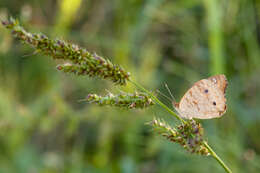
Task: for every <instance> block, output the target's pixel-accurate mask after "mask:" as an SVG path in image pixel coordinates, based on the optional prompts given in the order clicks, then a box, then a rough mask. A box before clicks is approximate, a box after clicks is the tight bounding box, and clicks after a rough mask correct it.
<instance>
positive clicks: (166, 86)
mask: <svg viewBox="0 0 260 173" xmlns="http://www.w3.org/2000/svg"><path fill="white" fill-rule="evenodd" d="M164 85H165V88H166V89H167V91H168V92H169V94H170V96H171V97H172V101H173V102H174V103H176V99H175V98H174V96H173V94H172V92H171V90H170V89H169V87H168V85H167V84H166V83H165V84H164Z"/></svg>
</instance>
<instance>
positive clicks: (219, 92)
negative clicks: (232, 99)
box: [174, 74, 228, 119]
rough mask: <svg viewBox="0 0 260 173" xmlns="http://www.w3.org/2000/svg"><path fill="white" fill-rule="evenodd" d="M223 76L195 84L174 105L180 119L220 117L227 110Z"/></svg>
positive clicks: (225, 80) (225, 85)
mask: <svg viewBox="0 0 260 173" xmlns="http://www.w3.org/2000/svg"><path fill="white" fill-rule="evenodd" d="M227 84H228V83H227V79H226V77H225V75H223V74H221V75H215V76H212V77H209V78H207V79H202V80H200V81H198V82H196V83H195V84H194V85H193V86H192V87H191V88H190V89H189V90H188V91H187V92H186V93H185V94H184V96H183V97H182V99H181V101H180V103H175V104H174V106H175V109H176V110H177V112H178V113H179V114H180V116H181V117H183V118H187V119H191V118H199V119H211V118H217V117H221V116H222V115H223V114H224V113H225V112H226V109H227V106H226V98H225V91H226V87H227Z"/></svg>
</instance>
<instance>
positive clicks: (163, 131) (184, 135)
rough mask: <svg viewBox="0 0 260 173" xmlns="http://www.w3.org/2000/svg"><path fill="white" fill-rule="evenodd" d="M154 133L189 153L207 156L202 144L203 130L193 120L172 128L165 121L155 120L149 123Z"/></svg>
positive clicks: (207, 153) (206, 150)
mask: <svg viewBox="0 0 260 173" xmlns="http://www.w3.org/2000/svg"><path fill="white" fill-rule="evenodd" d="M149 124H150V125H151V126H152V127H153V128H154V131H155V132H157V133H158V134H160V135H162V136H164V137H166V138H167V139H168V140H169V141H171V142H175V143H178V144H180V145H181V146H182V147H183V148H184V149H186V150H187V151H188V152H190V153H196V154H200V155H206V156H207V155H209V154H210V153H209V151H208V149H207V148H206V147H205V146H204V144H203V128H202V127H201V125H200V124H199V123H197V122H196V121H194V120H189V121H188V122H187V123H186V124H181V125H179V126H177V128H176V129H175V128H172V127H171V126H169V125H168V124H167V123H165V121H163V120H160V119H156V118H154V120H153V121H152V122H150V123H149Z"/></svg>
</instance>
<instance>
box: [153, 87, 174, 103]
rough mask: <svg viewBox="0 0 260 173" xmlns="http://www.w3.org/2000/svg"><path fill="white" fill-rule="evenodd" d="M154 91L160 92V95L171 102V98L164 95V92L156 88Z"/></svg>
mask: <svg viewBox="0 0 260 173" xmlns="http://www.w3.org/2000/svg"><path fill="white" fill-rule="evenodd" d="M156 92H158V93H159V94H161V95H162V96H164V97H165V98H167V99H168V100H169V101H170V102H172V99H171V98H170V97H168V96H166V95H165V94H163V93H162V92H161V91H160V90H158V89H157V90H156Z"/></svg>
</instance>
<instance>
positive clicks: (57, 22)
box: [0, 0, 260, 173]
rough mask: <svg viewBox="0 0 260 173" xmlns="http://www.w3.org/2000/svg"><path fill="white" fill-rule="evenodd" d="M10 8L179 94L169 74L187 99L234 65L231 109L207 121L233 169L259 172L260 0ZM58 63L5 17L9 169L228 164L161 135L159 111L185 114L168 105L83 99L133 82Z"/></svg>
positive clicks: (96, 172)
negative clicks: (138, 106) (82, 73)
mask: <svg viewBox="0 0 260 173" xmlns="http://www.w3.org/2000/svg"><path fill="white" fill-rule="evenodd" d="M8 15H12V16H14V17H16V18H18V19H20V21H21V23H22V25H23V26H24V27H25V28H26V29H27V30H28V31H30V32H37V33H38V32H42V33H44V34H46V35H48V36H50V37H51V38H56V37H57V38H61V39H65V40H69V41H71V42H73V43H77V44H79V45H81V46H83V47H86V48H87V49H88V50H89V51H91V52H96V53H97V54H99V55H102V56H104V57H108V58H110V59H111V60H112V61H113V62H114V63H116V64H121V65H122V66H123V67H124V68H125V69H127V70H128V71H130V72H131V74H132V77H133V79H134V80H136V81H138V82H139V83H141V84H142V85H144V86H146V88H149V89H150V90H152V91H155V90H156V89H160V90H161V92H163V93H165V94H167V95H169V94H168V93H167V91H166V90H165V88H164V83H165V82H166V83H167V84H168V85H169V88H171V90H172V91H173V94H174V95H175V96H176V98H177V100H179V99H180V98H181V97H182V96H183V94H184V93H185V91H186V90H187V89H188V88H189V87H190V86H191V85H192V84H193V82H195V81H197V80H199V79H201V78H205V77H208V76H210V75H213V74H218V73H224V74H226V76H227V78H228V81H229V87H228V91H227V99H228V111H227V113H226V114H225V115H224V116H223V117H222V118H220V119H214V120H204V121H202V124H203V126H204V128H205V132H206V139H207V140H208V141H209V144H210V145H211V146H212V147H213V148H214V149H215V151H216V152H217V153H218V154H219V155H220V157H221V158H222V159H223V160H224V161H225V162H226V164H227V165H228V166H230V168H231V169H232V170H233V171H234V172H260V155H259V154H260V118H259V116H260V115H259V114H260V106H259V103H260V89H259V88H260V50H259V46H260V23H259V22H260V2H259V1H257V0H228V1H225V0H219V1H217V0H202V1H199V0H174V1H170V0H168V1H167V0H146V1H139V0H123V1H122V0H109V1H108V0H59V1H57V0H1V2H0V18H1V19H5V18H6V17H7V16H8ZM56 64H57V62H54V61H53V60H52V59H51V58H50V57H46V56H43V55H38V54H35V53H34V51H33V49H32V48H30V47H29V46H27V45H22V44H20V43H19V42H18V41H17V40H14V39H13V38H12V36H11V34H10V31H9V30H7V29H5V28H3V26H0V172H1V173H2V172H3V173H5V172H8V173H9V172H11V173H12V172H19V173H35V172H39V173H47V172H48V173H49V172H50V173H58V172H66V173H69V172H71V173H81V172H82V173H83V172H84V173H85V172H90V173H103V172H104V173H135V172H141V173H173V172H174V173H178V172H187V173H188V172H194V173H196V172H211V173H215V172H224V170H223V169H222V168H221V167H220V165H219V164H218V163H217V162H216V161H215V160H214V159H213V158H211V157H202V156H196V155H191V154H189V153H186V151H184V150H183V149H182V148H181V147H180V146H178V145H176V144H173V143H170V142H168V141H167V140H165V139H163V138H161V137H158V136H157V135H154V134H153V133H152V131H151V128H150V127H149V126H147V125H145V122H147V121H149V120H151V119H152V118H153V116H158V117H163V118H165V119H166V120H167V121H168V122H169V123H171V124H175V123H176V121H175V119H174V118H173V117H171V116H170V115H169V114H167V113H166V112H165V111H164V110H161V109H160V108H159V107H157V106H154V107H153V108H149V109H146V110H141V111H140V110H136V111H126V110H121V109H117V108H111V107H98V106H96V105H92V104H86V103H79V102H78V100H79V99H82V98H84V97H85V96H86V95H87V94H88V93H98V94H105V93H106V89H108V90H109V91H112V92H119V90H120V89H122V88H119V87H115V86H114V85H113V84H112V83H111V82H107V81H103V80H99V79H89V78H87V77H76V76H73V75H65V74H62V73H60V72H58V71H57V70H56V69H55V66H56ZM124 89H125V90H128V91H133V88H132V87H131V86H130V85H129V86H127V87H126V88H124ZM161 99H162V100H164V101H165V102H167V100H166V99H163V98H161ZM167 104H168V105H170V103H169V102H167Z"/></svg>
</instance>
